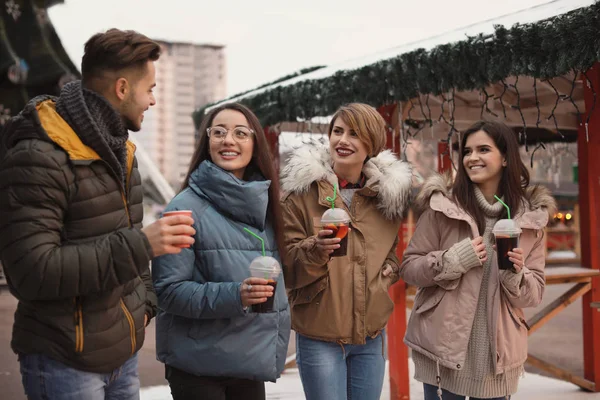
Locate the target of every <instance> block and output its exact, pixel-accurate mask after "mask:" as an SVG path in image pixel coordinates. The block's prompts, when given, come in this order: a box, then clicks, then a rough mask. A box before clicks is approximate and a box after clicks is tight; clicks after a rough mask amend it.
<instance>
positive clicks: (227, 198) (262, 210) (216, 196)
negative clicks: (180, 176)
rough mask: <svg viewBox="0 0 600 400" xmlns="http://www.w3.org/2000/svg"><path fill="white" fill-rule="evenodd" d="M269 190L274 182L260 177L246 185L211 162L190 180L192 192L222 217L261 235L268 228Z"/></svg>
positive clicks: (193, 174)
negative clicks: (237, 222)
mask: <svg viewBox="0 0 600 400" xmlns="http://www.w3.org/2000/svg"><path fill="white" fill-rule="evenodd" d="M270 186H271V181H270V180H266V179H264V178H263V177H262V176H261V175H259V174H256V175H255V176H254V177H253V178H252V179H251V180H249V181H244V180H241V179H238V178H236V177H235V176H234V175H233V174H232V173H230V172H227V171H225V170H223V169H221V168H219V167H217V166H216V165H215V164H213V163H212V162H211V161H208V160H206V161H204V162H202V163H201V164H200V166H199V167H198V168H197V169H196V170H195V171H194V172H193V173H192V175H191V176H190V189H192V190H193V191H194V192H195V193H197V194H198V195H199V196H200V197H203V198H205V199H206V200H208V201H209V202H210V203H211V205H212V206H213V207H214V208H215V209H217V210H218V211H219V212H220V213H221V214H223V215H227V216H229V217H231V218H232V219H234V220H236V221H240V222H242V223H245V224H248V225H250V226H253V227H255V228H257V229H259V230H261V231H264V230H265V226H266V220H267V206H268V204H269V187H270ZM216 228H218V227H216Z"/></svg>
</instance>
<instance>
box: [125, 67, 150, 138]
mask: <svg viewBox="0 0 600 400" xmlns="http://www.w3.org/2000/svg"><path fill="white" fill-rule="evenodd" d="M138 74H139V75H138V76H135V77H134V78H133V79H131V80H129V90H128V92H127V95H126V96H125V98H124V99H123V102H122V103H121V106H120V107H119V112H120V113H121V118H123V123H124V124H125V127H126V128H127V129H128V130H130V131H132V132H137V131H139V130H140V129H141V128H142V121H144V112H146V111H147V110H148V108H150V107H151V106H153V105H155V104H156V99H155V98H154V93H153V92H152V91H153V90H154V87H155V86H156V69H155V68H154V62H153V61H148V63H147V64H146V67H145V68H144V69H143V70H141V72H139V73H138Z"/></svg>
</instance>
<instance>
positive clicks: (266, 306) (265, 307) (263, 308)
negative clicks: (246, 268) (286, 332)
mask: <svg viewBox="0 0 600 400" xmlns="http://www.w3.org/2000/svg"><path fill="white" fill-rule="evenodd" d="M268 285H269V286H273V296H271V297H267V301H265V302H264V303H260V304H255V305H253V306H252V311H253V312H255V313H266V312H271V311H273V304H274V302H275V291H276V290H277V281H274V280H273V279H269V283H268Z"/></svg>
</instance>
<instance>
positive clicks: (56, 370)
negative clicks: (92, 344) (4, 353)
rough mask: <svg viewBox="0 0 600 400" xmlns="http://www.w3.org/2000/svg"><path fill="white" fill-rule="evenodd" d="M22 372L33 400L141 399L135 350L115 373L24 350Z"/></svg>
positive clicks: (26, 388)
mask: <svg viewBox="0 0 600 400" xmlns="http://www.w3.org/2000/svg"><path fill="white" fill-rule="evenodd" d="M19 362H20V364H21V376H22V379H23V387H24V388H25V394H26V395H27V398H28V399H29V400H48V399H52V400H82V399H85V400H138V399H139V398H140V379H139V376H138V368H137V367H138V357H137V354H135V355H134V356H133V357H131V358H130V359H129V360H127V362H125V364H123V365H122V366H121V367H119V368H117V369H115V370H114V371H113V372H111V373H107V374H97V373H93V372H85V371H80V370H77V369H74V368H71V367H68V366H66V365H64V364H62V363H60V362H58V361H55V360H53V359H51V358H49V357H46V356H44V355H42V354H28V355H26V354H21V355H20V356H19Z"/></svg>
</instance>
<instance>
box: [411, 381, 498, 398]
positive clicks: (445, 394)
mask: <svg viewBox="0 0 600 400" xmlns="http://www.w3.org/2000/svg"><path fill="white" fill-rule="evenodd" d="M423 389H424V393H423V394H424V395H425V398H424V399H425V400H438V395H437V387H436V386H432V385H428V384H426V383H424V384H423ZM442 399H444V400H465V399H466V397H465V396H459V395H457V394H454V393H450V392H449V391H447V390H445V389H442ZM505 399H506V398H505V397H504V396H503V397H494V398H491V399H486V400H505ZM508 399H509V400H510V396H508ZM469 400H483V399H480V398H478V397H469Z"/></svg>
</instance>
